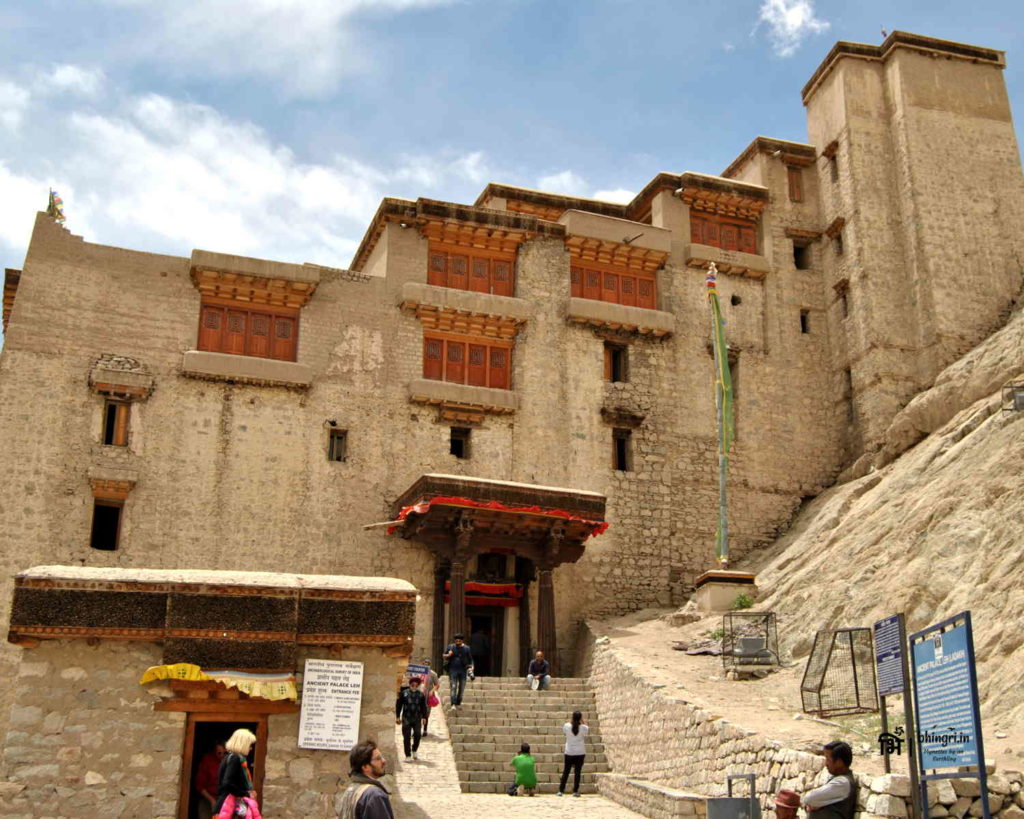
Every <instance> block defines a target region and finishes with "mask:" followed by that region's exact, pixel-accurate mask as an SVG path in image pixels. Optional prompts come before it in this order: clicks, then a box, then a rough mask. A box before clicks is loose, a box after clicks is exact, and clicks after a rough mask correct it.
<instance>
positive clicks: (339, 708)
mask: <svg viewBox="0 0 1024 819" xmlns="http://www.w3.org/2000/svg"><path fill="white" fill-rule="evenodd" d="M362 695H363V664H362V663H357V662H349V661H343V660H306V667H305V673H304V674H303V678H302V713H301V715H300V717H299V747H300V748H316V749H320V750H325V751H348V750H350V749H351V748H352V746H353V745H355V744H356V743H357V742H359V706H360V700H361V699H362Z"/></svg>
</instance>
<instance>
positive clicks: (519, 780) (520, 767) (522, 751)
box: [510, 742, 537, 796]
mask: <svg viewBox="0 0 1024 819" xmlns="http://www.w3.org/2000/svg"><path fill="white" fill-rule="evenodd" d="M510 764H511V765H512V767H513V768H515V769H516V786H517V788H518V791H517V792H519V793H525V794H526V795H527V796H533V795H534V794H535V793H536V792H537V760H536V759H534V758H533V757H532V756H531V755H530V743H528V742H524V743H523V744H522V745H520V746H519V753H518V754H517V755H516V756H514V757H512V762H511V763H510ZM513 795H514V794H513Z"/></svg>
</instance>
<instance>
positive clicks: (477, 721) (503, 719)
mask: <svg viewBox="0 0 1024 819" xmlns="http://www.w3.org/2000/svg"><path fill="white" fill-rule="evenodd" d="M499 714H500V716H476V717H474V715H472V714H459V715H458V716H457V717H456V718H455V719H451V718H449V720H448V723H449V725H451V726H455V725H458V726H459V727H460V728H462V727H465V726H473V725H479V726H481V727H483V726H491V725H493V726H495V727H502V726H510V727H514V726H517V725H544V726H547V727H549V728H557V729H558V730H559V731H561V730H562V727H563V726H564V725H565V723H566V722H568V720H567V719H565V718H564V717H562V716H560V715H558V714H555V715H549V716H548V717H547V718H546V719H545V717H544V715H543V714H530V713H528V712H525V711H522V712H520V711H512V712H499ZM587 724H588V725H589V726H590V734H591V736H593V734H594V732H595V731H596V730H597V729H598V727H597V725H595V724H594V723H593V722H590V721H589V720H588V721H587Z"/></svg>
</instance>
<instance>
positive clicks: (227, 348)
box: [224, 310, 248, 355]
mask: <svg viewBox="0 0 1024 819" xmlns="http://www.w3.org/2000/svg"><path fill="white" fill-rule="evenodd" d="M227 318H228V321H227V329H226V330H225V332H224V352H225V353H231V355H245V327H246V319H247V318H248V315H247V314H246V313H243V312H241V311H240V310H228V316H227Z"/></svg>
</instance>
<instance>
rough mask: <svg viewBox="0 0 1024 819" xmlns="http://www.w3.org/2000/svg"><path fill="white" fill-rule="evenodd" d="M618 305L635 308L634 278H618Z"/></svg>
mask: <svg viewBox="0 0 1024 819" xmlns="http://www.w3.org/2000/svg"><path fill="white" fill-rule="evenodd" d="M619 303H620V304H625V305H627V306H628V307H635V306H636V278H635V277H633V276H619Z"/></svg>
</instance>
